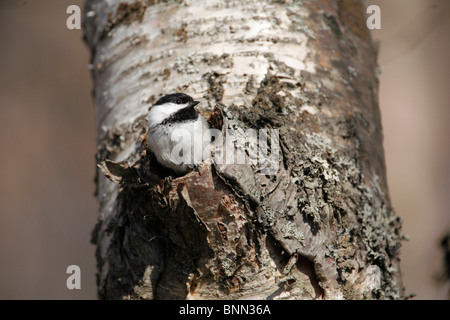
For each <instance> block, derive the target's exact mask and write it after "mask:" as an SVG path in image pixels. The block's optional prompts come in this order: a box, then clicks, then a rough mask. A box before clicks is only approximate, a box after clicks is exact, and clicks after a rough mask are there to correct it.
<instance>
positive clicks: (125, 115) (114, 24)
mask: <svg viewBox="0 0 450 320" xmlns="http://www.w3.org/2000/svg"><path fill="white" fill-rule="evenodd" d="M364 11H365V8H363V6H362V5H361V3H360V2H359V1H353V0H338V1H328V0H319V1H308V0H303V1H295V0H290V1H289V0H285V1H275V0H272V1H270V0H245V1H231V0H228V1H223V0H208V1H206V0H184V1H182V0H172V1H170V0H167V1H155V0H147V1H145V0H135V1H132V0H129V1H127V2H120V1H113V0H101V1H100V0H87V1H86V7H85V12H84V30H85V40H86V42H87V44H88V46H89V48H90V49H91V52H92V61H91V65H90V66H91V69H92V75H93V79H94V97H95V110H96V117H97V118H96V121H97V128H98V131H97V137H98V138H97V143H98V153H97V160H98V163H99V170H98V177H97V178H98V179H97V187H98V192H97V193H98V201H99V207H100V208H99V211H100V217H99V221H98V224H97V226H96V228H95V230H94V232H93V242H94V243H95V244H96V245H97V254H96V255H97V261H98V275H97V282H98V293H99V297H100V298H103V299H128V298H130V299H139V298H142V299H372V298H375V299H384V298H386V299H396V298H402V297H403V296H404V293H403V287H402V282H401V277H400V271H399V247H400V240H401V238H402V236H401V233H400V229H401V221H400V219H399V218H398V216H396V214H395V212H394V211H393V209H392V208H391V204H390V200H389V195H388V188H387V185H386V174H385V162H384V151H383V146H382V128H381V120H380V111H379V108H378V79H377V64H376V50H375V49H374V46H373V44H372V42H371V38H370V35H369V33H368V30H367V28H366V25H365V18H364V14H363V13H364ZM173 92H184V93H187V94H189V95H191V96H193V97H194V98H195V99H196V100H200V101H201V104H200V105H199V106H200V110H201V112H202V113H203V114H204V115H205V116H208V115H210V113H211V112H212V111H213V110H214V108H215V107H216V105H219V106H221V104H220V103H222V104H223V105H224V106H225V108H223V107H222V109H221V112H222V117H223V118H222V119H221V120H222V123H221V125H220V126H219V128H221V129H222V131H224V130H225V129H234V130H235V131H234V132H235V138H236V139H237V140H236V141H237V143H236V145H237V148H241V149H242V148H244V147H245V146H244V143H243V141H246V140H245V139H246V130H248V129H265V130H272V131H271V132H276V133H278V136H279V144H277V145H275V144H274V143H269V145H268V147H269V149H270V151H271V152H272V153H275V152H277V151H276V150H277V148H278V147H279V162H277V163H275V164H276V165H278V170H277V172H276V173H275V174H261V172H259V171H258V170H259V169H258V168H257V166H255V165H253V164H252V163H245V164H212V162H211V161H207V162H205V163H204V164H203V165H202V167H201V169H200V171H199V172H195V171H194V172H191V173H188V174H187V175H185V176H183V177H179V178H176V179H173V180H172V181H171V182H170V183H169V184H168V183H166V182H164V180H163V179H162V177H160V176H158V173H157V172H155V171H154V170H152V163H151V160H149V159H150V158H149V156H148V153H147V151H146V148H145V143H143V142H142V141H143V139H145V133H146V129H147V128H146V119H145V117H146V114H147V111H148V108H149V107H150V106H151V105H152V103H154V102H155V101H156V100H157V99H158V98H159V97H160V96H161V95H164V94H168V93H173ZM216 112H217V109H216ZM214 115H217V114H213V117H212V119H214ZM219 119H220V118H219Z"/></svg>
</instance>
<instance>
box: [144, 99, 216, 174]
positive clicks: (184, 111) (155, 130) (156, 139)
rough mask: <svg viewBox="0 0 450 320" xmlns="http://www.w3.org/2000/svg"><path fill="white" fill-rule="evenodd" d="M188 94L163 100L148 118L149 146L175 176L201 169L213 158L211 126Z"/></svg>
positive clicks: (157, 158) (156, 104) (153, 107)
mask: <svg viewBox="0 0 450 320" xmlns="http://www.w3.org/2000/svg"><path fill="white" fill-rule="evenodd" d="M198 104H199V101H195V100H194V99H193V98H192V97H191V96H189V95H187V94H185V93H172V94H168V95H165V96H163V97H161V98H160V99H159V100H158V101H157V102H156V103H155V104H154V105H153V106H152V107H151V108H150V110H149V112H148V115H147V122H148V133H147V139H146V140H147V145H148V147H149V149H150V151H151V152H152V153H153V154H154V155H155V157H156V160H157V161H158V163H159V164H161V165H162V166H163V167H165V168H167V169H169V170H171V171H172V172H174V173H175V174H176V175H183V174H186V173H187V172H189V171H192V170H198V168H199V166H200V164H201V163H202V162H203V160H206V158H208V157H209V156H210V143H211V133H210V131H209V129H210V126H209V124H208V122H207V121H206V119H205V118H204V117H202V116H201V115H200V114H199V113H198V112H197V110H196V109H195V106H197V105H198Z"/></svg>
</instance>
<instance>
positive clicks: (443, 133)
mask: <svg viewBox="0 0 450 320" xmlns="http://www.w3.org/2000/svg"><path fill="white" fill-rule="evenodd" d="M367 3H368V4H377V5H379V6H380V7H381V14H382V16H381V18H382V22H381V27H382V29H381V30H377V31H374V32H373V37H374V38H375V39H379V40H380V42H381V51H380V56H379V63H380V66H381V67H382V70H383V71H382V74H381V78H380V80H381V86H380V107H381V111H382V116H383V126H384V136H385V152H386V162H387V167H388V182H389V187H390V195H391V198H392V202H393V205H394V207H395V209H396V211H397V212H398V214H399V215H400V216H401V217H402V218H403V220H404V227H403V230H404V233H405V234H407V235H409V237H410V239H411V240H410V241H409V242H404V243H403V247H402V251H401V252H402V253H401V258H402V271H403V277H404V283H405V286H406V290H407V293H408V294H410V293H415V294H416V299H446V298H447V290H448V285H447V286H445V285H442V284H439V283H437V282H436V281H435V280H434V277H435V275H436V274H437V273H438V272H439V271H440V270H441V269H440V264H441V260H442V256H441V253H440V251H439V241H440V237H441V236H442V235H443V234H444V232H445V231H446V230H449V229H450V214H449V209H448V208H450V194H449V190H450V168H449V166H448V162H449V159H450V148H449V147H450V145H449V137H450V126H449V125H448V121H449V120H450V109H449V103H448V101H450V90H449V89H450V88H449V78H450V77H449V74H450V63H449V52H450V51H449V50H450V42H449V32H450V19H449V18H450V1H447V0H438V1H430V0H396V1H390V0H373V1H367ZM71 4H76V5H79V6H80V7H81V8H82V4H83V1H80V0H70V1H69V0H64V1H63V0H29V1H21V0H1V1H0V41H1V42H0V46H1V50H0V133H1V134H0V147H1V149H0V150H1V152H0V161H1V162H0V299H96V285H95V257H94V252H95V248H94V246H93V245H91V244H90V234H91V230H92V228H93V226H94V224H95V222H96V219H97V203H96V200H95V198H94V195H93V194H94V188H95V186H94V172H95V159H94V154H95V150H96V149H95V129H94V124H95V119H94V110H93V104H92V99H91V88H92V82H91V78H90V74H89V71H88V69H87V64H88V61H89V56H88V51H87V49H86V47H85V46H84V44H83V42H82V40H81V38H82V32H81V31H80V30H68V29H67V28H66V19H67V17H68V14H66V8H67V6H69V5H71ZM72 264H76V265H78V266H80V268H81V279H82V281H81V290H68V289H67V288H66V279H67V276H68V275H67V274H66V268H67V267H68V266H69V265H72Z"/></svg>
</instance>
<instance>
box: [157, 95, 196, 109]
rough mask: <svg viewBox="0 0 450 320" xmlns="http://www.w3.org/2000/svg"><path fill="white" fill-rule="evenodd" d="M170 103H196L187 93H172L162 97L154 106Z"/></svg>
mask: <svg viewBox="0 0 450 320" xmlns="http://www.w3.org/2000/svg"><path fill="white" fill-rule="evenodd" d="M168 102H172V103H175V104H185V103H188V102H194V99H192V97H191V96H189V95H187V94H185V93H172V94H168V95H166V96H164V97H161V98H160V99H159V100H158V101H156V103H155V104H154V105H155V106H157V105H160V104H164V103H168ZM197 103H198V102H197ZM197 103H196V104H197ZM196 104H195V105H196Z"/></svg>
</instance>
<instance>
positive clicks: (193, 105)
mask: <svg viewBox="0 0 450 320" xmlns="http://www.w3.org/2000/svg"><path fill="white" fill-rule="evenodd" d="M199 103H200V101H191V102H189V107H191V108H193V107H195V106H196V105H198V104H199Z"/></svg>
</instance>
